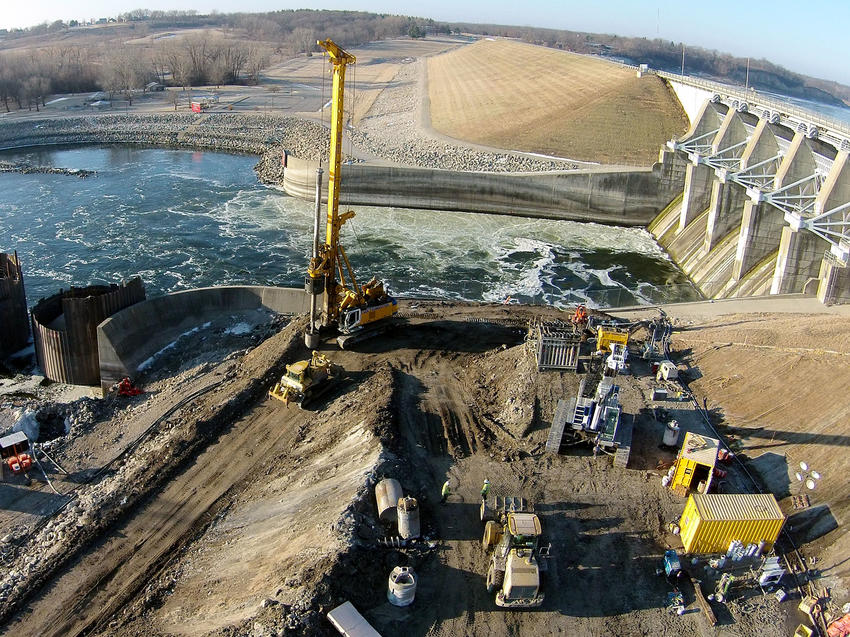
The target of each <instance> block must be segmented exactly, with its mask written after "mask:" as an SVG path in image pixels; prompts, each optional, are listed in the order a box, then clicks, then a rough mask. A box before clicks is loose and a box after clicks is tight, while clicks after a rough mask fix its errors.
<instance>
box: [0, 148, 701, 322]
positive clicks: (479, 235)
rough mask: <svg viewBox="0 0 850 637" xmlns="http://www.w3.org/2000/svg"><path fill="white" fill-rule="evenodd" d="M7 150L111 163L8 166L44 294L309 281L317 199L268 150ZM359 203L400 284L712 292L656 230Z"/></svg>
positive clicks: (0, 177)
mask: <svg viewBox="0 0 850 637" xmlns="http://www.w3.org/2000/svg"><path fill="white" fill-rule="evenodd" d="M0 159H4V160H13V161H26V162H29V163H31V164H36V165H51V166H57V167H63V168H77V169H87V170H95V171H97V174H96V175H94V176H92V177H89V178H87V179H80V178H78V177H74V176H69V175H50V174H27V175H24V174H17V173H7V174H0V251H5V252H11V251H13V250H17V251H18V255H19V256H20V258H21V261H22V263H23V268H24V279H25V283H26V287H27V296H28V300H29V303H30V304H33V303H35V301H37V300H38V299H39V298H42V297H44V296H48V295H50V294H53V293H55V292H58V291H59V289H60V288H68V287H69V286H71V285H74V286H78V287H81V286H85V285H91V284H95V283H111V282H118V281H120V280H122V279H126V278H129V277H131V276H133V275H136V274H139V275H141V277H142V279H143V281H144V282H145V286H146V289H147V293H148V296H158V295H160V294H164V293H167V292H172V291H177V290H185V289H189V288H196V287H202V286H210V285H227V284H260V285H283V286H299V287H300V286H301V285H302V284H303V278H304V271H305V266H306V261H307V255H308V252H309V251H310V246H311V234H312V226H313V204H312V203H311V202H309V201H303V200H300V199H295V198H293V197H289V196H287V195H285V194H284V193H282V192H280V191H278V190H276V189H272V188H267V187H265V186H263V185H261V184H258V183H257V179H256V176H255V174H254V172H253V170H252V168H253V165H254V163H255V162H256V158H254V157H248V156H239V155H227V154H221V153H212V152H192V151H185V150H166V149H159V148H140V147H128V146H87V147H75V148H51V149H49V150H38V151H31V152H15V153H2V154H0ZM343 195H344V184H343ZM343 203H344V197H343ZM356 212H357V215H356V217H355V218H354V219H353V220H352V221H349V222H348V223H346V225H345V226H344V227H343V237H342V241H343V245H344V246H345V248H346V250H347V252H348V254H349V257H350V259H351V261H352V264H353V265H354V268H355V274H357V275H358V277H359V278H361V279H366V278H368V277H371V276H372V275H377V276H378V277H379V278H382V279H384V280H385V281H387V282H388V284H389V287H390V289H391V291H392V292H393V293H394V294H397V295H399V296H417V297H440V298H451V299H461V300H471V301H505V300H506V299H507V298H508V297H510V298H511V299H514V300H516V301H519V302H533V303H545V304H551V305H556V306H564V307H565V306H568V305H571V304H574V303H576V302H589V303H590V304H592V305H596V306H599V305H627V304H632V303H652V302H660V301H671V300H688V299H693V298H695V297H696V292H695V291H694V289H693V288H692V286H691V285H690V284H688V282H687V279H686V277H685V276H684V275H682V274H681V272H679V271H678V270H677V268H676V266H675V265H674V264H673V263H672V262H671V261H670V260H669V258H668V257H667V256H666V255H665V254H664V252H663V251H662V250H661V248H659V247H658V245H657V244H656V243H655V241H654V240H653V239H652V237H651V236H650V235H649V234H648V233H647V232H646V231H644V230H641V229H633V228H615V227H610V226H603V225H598V224H588V223H576V222H570V221H548V220H536V219H521V218H514V217H505V216H497V215H481V214H467V213H451V212H439V211H431V210H408V209H399V208H376V207H360V206H358V207H357V208H356Z"/></svg>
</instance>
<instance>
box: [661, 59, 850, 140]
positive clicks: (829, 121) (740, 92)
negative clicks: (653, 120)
mask: <svg viewBox="0 0 850 637" xmlns="http://www.w3.org/2000/svg"><path fill="white" fill-rule="evenodd" d="M656 74H657V75H658V76H659V77H663V78H664V79H666V80H668V81H670V82H679V83H680V84H687V85H689V86H694V87H696V88H701V89H704V90H706V91H709V92H712V93H717V94H719V95H725V96H727V97H733V98H736V99H740V100H744V101H745V102H748V103H754V104H757V105H759V106H763V107H766V108H769V109H770V110H775V111H779V112H781V113H782V114H783V115H786V116H789V117H793V118H796V119H800V120H804V121H808V122H812V123H813V124H816V125H817V126H820V127H823V128H826V129H828V130H830V131H832V132H834V133H840V134H842V135H846V136H848V137H850V124H848V123H847V122H844V121H841V120H840V119H836V118H834V117H829V116H827V115H823V114H821V113H819V112H817V111H815V110H812V109H807V108H803V107H800V106H796V105H794V104H791V103H790V102H786V101H784V100H781V99H776V98H773V97H768V96H766V95H762V94H761V93H759V92H758V91H756V90H755V89H752V88H751V89H745V88H744V87H741V86H734V85H732V84H723V83H722V82H714V81H712V80H705V79H702V78H696V77H691V76H688V75H680V74H678V73H670V72H668V71H656Z"/></svg>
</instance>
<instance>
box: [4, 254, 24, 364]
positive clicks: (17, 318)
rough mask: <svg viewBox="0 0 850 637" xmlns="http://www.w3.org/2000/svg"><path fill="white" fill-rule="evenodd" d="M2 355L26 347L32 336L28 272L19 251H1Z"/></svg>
mask: <svg viewBox="0 0 850 637" xmlns="http://www.w3.org/2000/svg"><path fill="white" fill-rule="evenodd" d="M0 326H2V329H0V358H5V357H6V356H9V355H10V354H14V353H15V352H17V351H18V350H20V349H23V348H24V347H26V344H27V341H29V338H30V327H29V314H27V295H26V291H25V290H24V275H23V274H22V273H21V264H20V262H19V261H18V255H17V254H6V253H0Z"/></svg>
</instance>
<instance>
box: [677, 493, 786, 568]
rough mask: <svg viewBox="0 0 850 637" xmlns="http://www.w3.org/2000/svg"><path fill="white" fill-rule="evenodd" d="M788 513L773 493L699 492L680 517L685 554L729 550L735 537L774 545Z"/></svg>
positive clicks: (746, 541)
mask: <svg viewBox="0 0 850 637" xmlns="http://www.w3.org/2000/svg"><path fill="white" fill-rule="evenodd" d="M784 523H785V515H784V514H783V513H782V511H781V509H780V508H779V504H778V503H777V502H776V498H775V497H773V495H772V494H770V493H734V494H733V493H707V494H700V493H695V494H693V495H691V496H690V497H689V498H688V503H687V504H686V505H685V510H684V512H683V513H682V517H681V519H680V520H679V529H680V532H681V538H682V544H683V545H684V547H685V553H725V552H726V551H727V549H728V548H729V544H730V543H731V542H732V541H733V540H738V541H739V542H741V543H742V544H744V545H747V544H756V545H758V544H760V543H761V542H764V544H763V545H762V547H763V550H765V551H770V550H771V549H772V548H773V544H774V542H776V538H778V537H779V532H780V531H781V530H782V525H783V524H784Z"/></svg>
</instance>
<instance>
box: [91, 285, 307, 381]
mask: <svg viewBox="0 0 850 637" xmlns="http://www.w3.org/2000/svg"><path fill="white" fill-rule="evenodd" d="M259 308H267V309H269V310H272V311H274V312H278V313H281V314H301V313H303V312H308V311H309V310H310V298H309V297H308V296H307V294H306V293H305V292H304V290H303V289H299V288H275V287H267V286H261V285H246V286H227V287H213V288H199V289H197V290H186V291H184V292H174V293H173V294H166V295H165V296H160V297H157V298H153V299H149V300H147V301H144V302H142V303H137V304H136V305H133V306H131V307H128V308H127V309H126V310H123V311H121V312H118V313H117V314H114V315H113V316H111V317H110V318H108V319H106V320H105V321H103V323H101V324H100V325H98V326H97V345H98V352H99V357H100V360H99V364H100V383H101V387H102V388H103V389H104V390H108V389H109V387H111V386H112V385H114V384H115V383H116V382H118V381H119V380H121V379H122V378H124V377H125V376H134V375H135V374H136V372H137V371H138V366H139V364H140V363H141V362H142V361H144V360H146V359H148V358H149V357H150V356H152V355H153V354H155V353H156V352H158V351H159V350H161V349H162V348H163V347H164V346H166V345H168V343H170V342H172V341H173V340H174V338H175V337H176V336H177V335H178V334H180V333H181V331H184V330H185V329H186V328H187V327H189V326H193V325H196V324H197V323H199V322H201V321H202V320H203V319H204V318H205V317H207V316H209V315H210V314H211V313H218V312H227V311H241V310H251V309H259Z"/></svg>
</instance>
